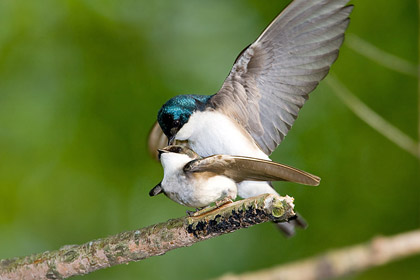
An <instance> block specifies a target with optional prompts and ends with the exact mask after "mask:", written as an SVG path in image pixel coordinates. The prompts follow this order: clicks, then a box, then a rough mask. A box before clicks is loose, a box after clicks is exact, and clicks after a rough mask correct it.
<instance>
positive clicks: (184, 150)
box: [149, 145, 320, 209]
mask: <svg viewBox="0 0 420 280" xmlns="http://www.w3.org/2000/svg"><path fill="white" fill-rule="evenodd" d="M159 159H160V161H161V163H162V166H163V170H164V177H163V180H162V181H161V182H160V183H159V184H157V185H156V186H155V187H154V188H153V189H152V190H151V191H150V192H149V195H150V196H155V195H158V194H161V193H164V194H165V195H166V196H167V197H169V198H170V199H171V200H173V201H175V202H177V203H179V204H181V205H184V206H188V207H193V208H197V209H200V208H204V207H206V206H209V205H210V204H212V203H216V205H223V204H224V203H228V202H231V201H233V200H234V199H235V198H236V196H237V183H240V182H242V181H245V180H257V181H291V182H297V183H301V184H305V185H311V186H317V185H319V182H320V178H319V177H317V176H315V175H312V174H310V173H307V172H304V171H301V170H299V169H296V168H293V167H290V166H287V165H284V164H280V163H276V162H273V161H268V160H262V159H257V158H250V157H243V156H232V155H213V156H209V157H204V158H203V157H201V156H199V155H198V154H197V153H195V152H194V151H193V150H191V149H190V148H188V147H186V146H182V145H171V146H167V147H165V148H163V149H159ZM218 202H219V203H220V204H218Z"/></svg>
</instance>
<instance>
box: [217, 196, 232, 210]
mask: <svg viewBox="0 0 420 280" xmlns="http://www.w3.org/2000/svg"><path fill="white" fill-rule="evenodd" d="M232 202H233V200H232V198H230V197H229V196H226V197H224V198H222V199H221V200H217V201H215V202H214V203H215V204H216V207H217V208H221V207H222V206H225V205H226V204H229V203H232Z"/></svg>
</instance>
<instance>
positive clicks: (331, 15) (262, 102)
mask: <svg viewBox="0 0 420 280" xmlns="http://www.w3.org/2000/svg"><path fill="white" fill-rule="evenodd" d="M347 2H348V0H294V1H292V2H291V3H290V4H289V5H288V6H287V7H286V8H285V9H284V10H283V11H282V12H281V13H280V14H279V15H278V16H277V17H276V18H275V19H274V20H273V22H272V23H271V24H270V25H269V26H268V27H267V28H266V29H265V30H264V31H263V33H262V34H261V35H260V36H259V37H258V39H257V40H256V41H255V42H254V43H253V44H251V45H250V46H249V47H247V48H246V49H245V50H243V51H242V52H241V53H240V54H239V56H238V57H237V59H236V60H235V63H234V65H233V68H232V70H231V71H230V73H229V75H228V77H227V78H226V80H225V82H224V83H223V85H222V88H221V89H220V90H219V92H218V93H216V94H214V95H210V96H208V95H179V96H175V97H173V98H172V99H170V100H169V101H167V102H166V103H165V104H164V105H163V106H162V108H161V109H160V110H159V113H158V117H157V123H156V124H155V126H154V127H153V129H152V131H151V133H150V135H149V151H156V149H157V148H159V147H161V146H157V145H162V142H165V140H168V142H167V143H169V144H173V143H175V142H176V143H178V141H182V142H183V143H185V144H186V145H188V146H189V147H190V148H191V149H193V150H194V151H195V152H197V153H198V154H199V155H200V156H203V157H206V156H210V155H214V154H226V155H240V156H248V157H253V158H260V159H264V160H270V159H269V157H268V156H269V155H270V154H271V153H272V152H273V151H274V150H275V149H276V147H277V146H278V145H279V144H280V142H281V141H282V140H283V138H284V137H285V135H286V134H287V132H288V131H289V130H290V128H291V127H292V125H293V123H294V121H295V119H296V118H297V115H298V112H299V110H300V108H301V107H302V106H303V104H304V103H305V101H306V100H307V99H308V97H309V96H308V95H309V93H310V92H312V91H313V90H314V89H315V88H316V86H317V85H318V83H319V82H320V81H321V80H322V79H323V78H324V77H325V76H326V75H327V74H328V71H329V69H330V67H331V65H332V63H333V62H334V61H335V60H336V59H337V56H338V51H339V48H340V46H341V44H342V43H343V40H344V32H345V30H346V28H347V26H348V24H349V20H350V19H349V15H350V13H351V11H352V9H353V6H346V4H347ZM262 193H276V191H275V190H274V189H273V188H272V186H271V184H270V183H269V182H256V181H244V182H241V183H239V184H238V195H239V196H241V197H243V198H247V197H252V196H256V195H259V194H262ZM285 230H286V231H289V232H291V233H293V229H291V228H289V229H285Z"/></svg>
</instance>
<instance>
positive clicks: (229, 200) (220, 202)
mask: <svg viewBox="0 0 420 280" xmlns="http://www.w3.org/2000/svg"><path fill="white" fill-rule="evenodd" d="M232 202H233V200H232V198H230V197H224V198H222V199H221V200H217V201H215V202H214V204H215V205H214V206H206V207H203V208H201V209H198V208H197V210H196V211H195V212H194V211H187V214H188V215H189V216H190V217H198V216H201V215H204V214H207V213H210V212H211V211H214V210H216V209H220V208H222V207H223V206H225V205H227V204H230V203H232Z"/></svg>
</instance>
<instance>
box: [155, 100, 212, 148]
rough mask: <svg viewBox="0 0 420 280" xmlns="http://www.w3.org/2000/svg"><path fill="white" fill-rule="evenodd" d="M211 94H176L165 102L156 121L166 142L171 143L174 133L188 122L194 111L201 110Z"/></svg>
mask: <svg viewBox="0 0 420 280" xmlns="http://www.w3.org/2000/svg"><path fill="white" fill-rule="evenodd" d="M210 97H211V96H208V95H192V94H191V95H178V96H175V97H173V98H171V99H170V100H169V101H168V102H166V103H165V104H164V105H163V106H162V108H160V110H159V113H158V118H157V119H158V122H159V125H160V127H161V128H162V130H163V132H164V133H165V135H166V136H167V137H168V140H169V141H168V143H169V144H172V142H173V140H174V139H175V135H176V133H177V132H178V131H179V130H180V129H181V128H182V126H184V124H186V123H187V122H188V120H189V119H190V117H191V115H192V114H193V113H194V112H195V111H203V110H204V109H205V108H206V103H207V101H208V100H209V98H210Z"/></svg>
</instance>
